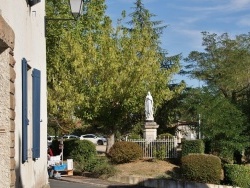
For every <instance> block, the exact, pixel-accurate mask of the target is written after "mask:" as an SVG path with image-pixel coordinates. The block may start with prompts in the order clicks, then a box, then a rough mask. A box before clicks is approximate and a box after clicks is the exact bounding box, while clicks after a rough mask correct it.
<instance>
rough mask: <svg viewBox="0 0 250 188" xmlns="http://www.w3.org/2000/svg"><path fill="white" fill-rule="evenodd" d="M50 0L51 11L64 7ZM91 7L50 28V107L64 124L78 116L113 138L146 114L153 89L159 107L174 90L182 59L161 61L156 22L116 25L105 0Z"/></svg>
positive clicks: (96, 2) (48, 49) (51, 111)
mask: <svg viewBox="0 0 250 188" xmlns="http://www.w3.org/2000/svg"><path fill="white" fill-rule="evenodd" d="M47 5H49V7H48V13H50V12H53V11H51V10H50V9H53V10H54V11H56V12H58V11H59V10H61V7H62V8H65V4H63V2H60V3H59V2H58V1H52V0H47ZM52 5H53V6H52ZM86 7H87V11H86V13H85V15H83V16H82V17H81V18H80V20H78V21H77V22H68V23H60V22H58V23H55V24H52V25H50V26H49V28H47V44H48V46H47V55H48V62H47V63H48V98H49V105H48V106H49V109H48V110H49V114H50V115H51V116H53V117H56V119H59V120H60V122H62V123H63V128H65V127H69V129H70V126H69V123H68V122H72V121H73V120H74V117H77V118H81V120H82V121H83V122H85V123H89V124H91V125H92V126H94V127H95V128H96V132H101V133H105V134H106V135H108V136H110V138H114V137H113V136H114V134H115V133H118V132H119V133H124V132H127V131H128V130H130V129H131V128H132V127H133V125H134V124H136V123H137V122H138V121H141V120H142V118H144V99H145V96H146V94H147V92H148V91H150V92H151V93H152V95H153V97H154V100H155V108H157V107H158V106H160V105H161V104H162V102H163V101H164V100H169V99H170V98H171V97H172V96H173V94H174V92H172V91H170V90H169V88H168V83H169V81H170V79H171V76H172V75H173V74H174V73H176V72H177V71H178V65H177V64H178V61H175V63H176V65H175V66H171V67H168V68H164V67H162V66H161V62H162V60H163V56H162V54H161V53H160V52H159V50H158V47H159V46H158V41H157V40H155V39H154V38H155V32H154V31H153V29H152V27H151V25H147V26H146V27H145V28H143V29H142V28H140V27H137V26H135V27H134V28H133V31H132V32H131V31H129V30H126V29H124V25H123V24H122V22H120V24H118V25H117V27H116V28H113V27H112V22H111V20H110V18H109V17H107V16H106V15H105V8H106V7H105V4H104V0H92V1H91V2H90V3H88V4H87V5H86ZM66 120H67V121H66ZM110 142H111V144H112V142H113V139H110Z"/></svg>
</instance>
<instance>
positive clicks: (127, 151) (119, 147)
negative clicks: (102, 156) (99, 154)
mask: <svg viewBox="0 0 250 188" xmlns="http://www.w3.org/2000/svg"><path fill="white" fill-rule="evenodd" d="M108 157H109V158H110V160H111V162H113V163H127V162H131V161H134V160H137V159H139V158H141V157H142V149H141V148H140V146H139V145H138V144H136V143H133V142H123V141H122V142H115V144H114V145H113V146H112V147H111V148H110V150H109V153H108Z"/></svg>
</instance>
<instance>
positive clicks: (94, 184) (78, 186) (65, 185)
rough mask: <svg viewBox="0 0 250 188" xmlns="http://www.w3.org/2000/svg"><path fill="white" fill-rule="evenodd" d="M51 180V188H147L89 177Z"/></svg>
mask: <svg viewBox="0 0 250 188" xmlns="http://www.w3.org/2000/svg"><path fill="white" fill-rule="evenodd" d="M49 182H50V187H51V188H145V187H143V186H138V185H126V184H122V183H115V182H108V181H103V180H98V179H91V180H90V179H87V180H86V181H84V180H83V181H81V182H80V183H79V182H69V181H62V180H56V179H50V180H49Z"/></svg>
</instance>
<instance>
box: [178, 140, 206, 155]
mask: <svg viewBox="0 0 250 188" xmlns="http://www.w3.org/2000/svg"><path fill="white" fill-rule="evenodd" d="M204 151H205V145H204V142H203V140H185V141H184V142H183V143H182V151H181V152H182V156H186V155H188V154H190V153H201V154H203V153H204Z"/></svg>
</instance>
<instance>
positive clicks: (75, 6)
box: [69, 0, 89, 20]
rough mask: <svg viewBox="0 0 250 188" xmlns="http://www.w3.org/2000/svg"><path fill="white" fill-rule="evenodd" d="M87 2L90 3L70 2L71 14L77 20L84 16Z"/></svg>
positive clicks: (77, 0)
mask: <svg viewBox="0 0 250 188" xmlns="http://www.w3.org/2000/svg"><path fill="white" fill-rule="evenodd" d="M85 2H89V0H69V5H70V9H71V13H72V16H73V17H74V19H75V20H77V19H78V17H79V16H80V15H82V14H83V8H84V7H83V5H84V3H85Z"/></svg>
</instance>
